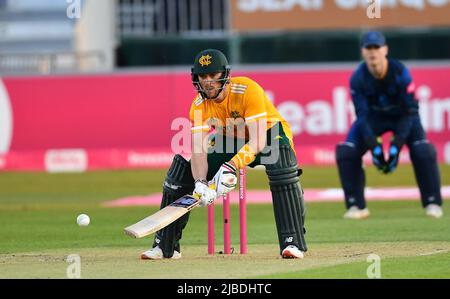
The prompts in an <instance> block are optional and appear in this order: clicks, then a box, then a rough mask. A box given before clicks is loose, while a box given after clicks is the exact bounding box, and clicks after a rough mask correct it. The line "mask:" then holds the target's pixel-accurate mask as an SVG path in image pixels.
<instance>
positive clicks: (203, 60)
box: [141, 49, 307, 259]
mask: <svg viewBox="0 0 450 299" xmlns="http://www.w3.org/2000/svg"><path fill="white" fill-rule="evenodd" d="M191 77H192V83H193V85H194V86H195V88H196V90H197V91H198V94H197V95H196V97H195V98H194V100H193V103H192V105H191V109H190V120H191V124H192V127H191V131H192V132H191V133H192V134H191V135H192V157H191V160H190V161H187V160H185V159H184V158H183V157H182V156H181V155H175V156H174V158H173V163H172V165H171V166H170V168H169V170H168V172H167V175H166V177H165V181H164V186H163V196H162V202H161V208H164V207H165V206H167V205H169V204H171V203H172V202H174V201H175V200H176V199H178V198H180V197H182V196H184V195H186V194H193V193H195V194H197V195H198V196H199V197H200V200H201V206H206V205H209V204H211V203H213V201H214V200H215V199H216V198H217V197H221V196H223V195H224V194H227V193H228V192H230V191H231V190H233V189H234V188H235V187H236V184H237V176H236V171H237V170H238V169H241V168H243V167H247V166H249V167H255V166H257V165H264V166H265V171H266V174H267V176H268V179H269V185H270V190H271V194H272V201H273V210H274V214H275V222H276V228H277V232H278V241H279V246H280V251H279V254H280V255H281V257H282V258H303V256H304V252H306V251H307V245H306V241H305V232H306V230H305V228H304V222H305V207H304V201H303V190H302V188H301V185H300V178H299V177H300V174H301V170H300V169H299V167H298V162H297V158H296V153H295V151H294V147H293V138H292V132H291V129H290V127H289V125H288V123H287V122H286V121H285V120H284V119H283V118H282V117H281V115H280V114H279V112H278V111H277V110H276V109H275V107H274V106H273V104H272V103H271V102H270V100H269V99H268V97H267V96H266V94H265V92H264V90H263V88H261V86H259V85H258V84H257V83H256V82H255V81H253V80H251V79H250V78H247V77H230V66H229V64H228V60H227V58H226V57H225V55H224V54H223V53H222V52H221V51H219V50H215V49H207V50H203V51H201V52H200V53H198V54H197V56H196V57H195V60H194V65H193V67H192V70H191ZM210 182H214V183H215V184H214V185H215V188H214V189H211V188H210V187H209V185H210ZM188 219H189V213H187V214H186V215H184V216H183V217H181V218H180V219H178V220H177V221H175V222H174V223H172V224H170V225H169V226H167V227H165V228H163V229H161V230H160V231H158V232H157V233H156V236H155V239H154V242H153V245H152V248H151V249H150V250H147V251H145V252H143V253H142V254H141V258H142V259H163V258H172V259H177V258H181V250H180V240H181V237H182V231H183V229H184V228H185V227H186V225H187V223H188Z"/></svg>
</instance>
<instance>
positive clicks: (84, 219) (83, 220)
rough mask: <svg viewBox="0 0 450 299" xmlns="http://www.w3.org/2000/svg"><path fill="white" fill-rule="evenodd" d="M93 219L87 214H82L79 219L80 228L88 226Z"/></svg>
mask: <svg viewBox="0 0 450 299" xmlns="http://www.w3.org/2000/svg"><path fill="white" fill-rule="evenodd" d="M90 221H91V219H89V216H88V215H86V214H81V215H79V216H78V217H77V223H78V225H79V226H88V225H89V222H90Z"/></svg>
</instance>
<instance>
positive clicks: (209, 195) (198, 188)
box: [194, 180, 217, 207]
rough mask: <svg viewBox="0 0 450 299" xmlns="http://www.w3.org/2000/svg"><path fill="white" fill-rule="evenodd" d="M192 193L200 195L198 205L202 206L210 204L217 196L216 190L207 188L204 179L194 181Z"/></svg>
mask: <svg viewBox="0 0 450 299" xmlns="http://www.w3.org/2000/svg"><path fill="white" fill-rule="evenodd" d="M194 194H197V195H198V197H200V206H202V207H204V206H207V205H210V204H212V203H213V202H214V200H215V199H216V197H217V193H216V190H214V189H211V188H209V186H208V182H207V181H206V180H197V181H196V182H195V189H194Z"/></svg>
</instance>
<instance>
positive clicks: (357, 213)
mask: <svg viewBox="0 0 450 299" xmlns="http://www.w3.org/2000/svg"><path fill="white" fill-rule="evenodd" d="M369 215H370V212H369V209H367V208H364V209H360V208H358V207H357V206H351V207H350V208H349V209H348V210H347V212H346V213H345V214H344V218H345V219H365V218H367V217H369Z"/></svg>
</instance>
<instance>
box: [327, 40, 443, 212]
mask: <svg viewBox="0 0 450 299" xmlns="http://www.w3.org/2000/svg"><path fill="white" fill-rule="evenodd" d="M361 53H362V56H363V58H364V62H363V63H361V64H360V65H359V66H358V68H357V69H356V71H355V72H354V73H353V75H352V77H351V80H350V89H351V95H352V100H353V104H354V106H355V112H356V117H357V119H356V121H355V122H354V123H353V125H352V127H351V129H350V132H349V133H348V135H347V139H346V141H345V142H343V143H341V144H339V145H338V146H337V147H336V159H337V165H338V168H339V175H340V180H341V184H342V187H343V189H344V193H345V205H346V207H347V209H348V210H347V212H346V213H345V215H344V217H345V218H350V219H362V218H367V217H369V210H368V209H367V207H366V201H365V198H364V187H365V174H364V169H363V167H362V156H363V155H364V154H365V153H366V152H367V151H368V150H370V152H371V153H372V160H373V164H374V165H375V166H376V167H377V168H378V170H380V172H381V173H384V174H389V173H392V172H393V171H394V170H395V168H396V167H397V164H398V161H399V155H400V151H401V149H402V147H403V146H404V145H406V146H407V147H408V149H409V154H410V158H411V161H412V164H413V167H414V173H415V175H416V180H417V184H418V185H419V189H420V195H421V200H422V206H423V207H424V208H425V212H426V215H428V216H430V217H435V218H440V217H442V214H443V212H442V208H441V206H442V197H441V191H440V190H441V183H440V174H439V169H438V164H437V158H436V150H435V148H434V146H433V145H432V144H431V143H430V142H429V141H428V140H427V138H426V134H425V131H424V129H423V127H422V124H421V122H420V116H419V112H418V111H419V104H418V101H417V99H416V97H415V96H414V89H415V86H414V82H413V80H412V77H411V74H410V73H409V71H408V69H407V68H406V67H405V66H404V65H403V64H402V63H400V62H399V61H397V60H394V59H391V58H388V57H387V55H388V47H387V45H386V40H385V37H384V36H383V34H381V33H380V32H377V31H372V32H368V33H366V34H365V35H364V36H363V38H362V44H361ZM388 131H390V132H392V133H393V138H392V140H391V142H390V145H389V152H388V154H387V155H386V156H385V153H384V152H383V145H382V143H381V139H380V138H379V137H380V136H381V135H382V134H384V133H385V132H388Z"/></svg>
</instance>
